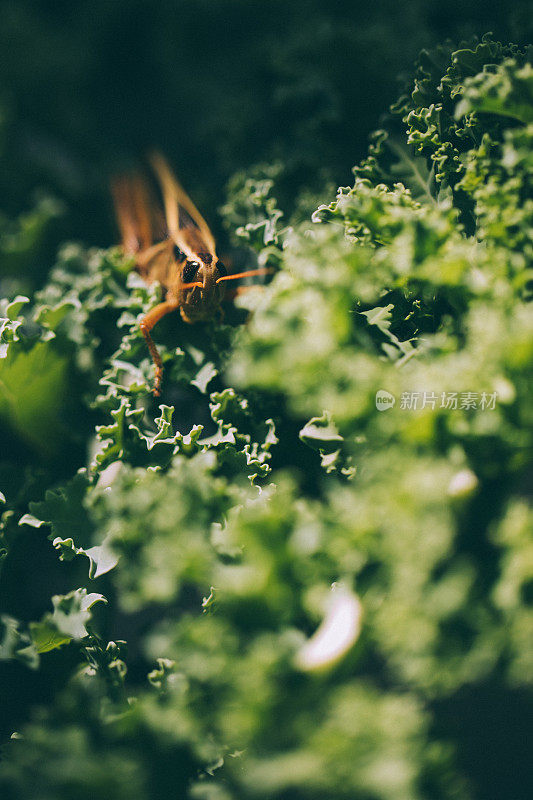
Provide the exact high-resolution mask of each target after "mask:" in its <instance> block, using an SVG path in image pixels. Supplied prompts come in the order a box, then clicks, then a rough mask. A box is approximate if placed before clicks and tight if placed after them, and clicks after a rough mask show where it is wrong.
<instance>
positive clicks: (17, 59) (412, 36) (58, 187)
mask: <svg viewBox="0 0 533 800" xmlns="http://www.w3.org/2000/svg"><path fill="white" fill-rule="evenodd" d="M530 11H531V6H530V4H529V3H528V2H523V0H517V1H516V2H514V3H502V2H501V0H486V2H484V3H479V2H473V0H411V2H398V0H378V2H372V3H368V2H359V0H355V1H352V2H350V0H328V2H324V0H290V2H287V1H286V0H268V2H265V0H160V1H159V2H147V0H90V1H89V2H88V1H87V0H53V1H51V0H46V1H44V0H43V1H40V0H0V58H1V75H0V109H1V114H2V116H1V123H0V134H1V136H0V209H1V210H2V211H3V212H4V214H7V215H8V216H13V215H16V214H18V213H20V212H21V211H24V210H25V209H28V208H29V207H31V205H32V200H33V194H32V193H34V192H35V190H36V189H41V190H43V189H44V190H46V191H47V192H49V193H52V194H53V195H54V196H56V197H58V198H60V199H62V200H63V201H64V203H65V209H66V212H65V214H64V215H63V217H62V218H61V222H60V223H56V225H55V227H54V233H53V235H52V238H51V240H50V238H49V240H48V243H47V244H48V249H47V250H46V251H43V253H42V260H43V265H42V266H43V269H42V270H41V274H42V273H44V274H46V269H45V265H46V263H48V262H49V261H50V259H51V258H53V253H54V250H55V247H56V246H57V244H58V243H59V241H60V240H61V239H64V238H75V239H78V240H81V241H83V242H86V243H90V244H97V245H102V246H107V245H109V244H111V243H113V242H115V241H116V238H117V235H116V231H115V229H114V221H113V215H112V212H111V209H110V206H109V200H108V196H107V186H108V181H109V175H110V173H111V172H113V171H114V170H117V169H119V168H120V167H121V166H122V165H124V164H126V163H128V162H129V161H131V160H133V159H135V158H137V157H139V156H140V155H142V154H143V153H145V152H146V151H147V149H149V148H152V147H158V148H160V149H161V150H163V151H164V152H165V154H166V155H167V156H168V158H169V159H170V161H171V163H172V164H173V166H174V167H175V169H176V171H177V173H178V175H179V176H180V177H181V180H182V182H183V183H184V184H185V186H186V187H187V189H188V190H189V191H190V192H191V194H192V195H193V196H194V198H195V200H196V201H197V204H198V205H199V206H200V208H201V209H202V210H203V211H205V214H206V216H207V218H208V219H209V220H210V221H211V223H212V224H213V227H214V228H215V230H216V227H217V215H216V210H217V208H218V207H219V206H220V205H221V203H222V202H223V201H224V185H225V182H226V181H227V179H228V178H229V177H230V176H231V175H232V174H233V173H234V172H235V171H236V170H240V169H247V168H249V167H250V166H251V165H253V164H256V163H259V162H271V161H272V160H275V159H280V160H281V161H282V163H283V165H284V169H285V173H284V176H283V178H282V187H281V189H280V191H281V194H282V202H285V204H286V205H287V206H290V203H291V200H292V198H293V197H294V195H295V194H296V193H297V192H299V191H300V190H301V189H306V190H310V191H317V190H318V189H320V190H322V192H323V191H324V186H325V185H326V184H327V182H328V181H331V182H332V184H334V185H339V184H347V183H349V182H350V179H351V175H350V168H351V167H352V166H353V164H354V163H356V162H357V161H358V160H359V159H360V158H361V156H362V155H364V153H365V150H366V146H367V138H368V134H369V132H370V131H372V129H374V128H375V127H376V126H377V125H378V123H379V118H380V115H381V114H382V113H383V112H384V111H385V110H386V109H387V107H388V105H389V104H390V103H391V102H392V101H393V100H394V99H395V97H396V96H397V94H398V88H399V87H398V76H399V75H401V73H403V72H404V71H406V70H410V69H411V67H412V62H413V60H414V59H415V58H416V56H417V54H418V52H419V50H420V49H421V48H422V47H431V46H433V45H434V44H436V43H438V42H441V41H443V40H444V39H446V38H447V37H449V38H451V39H452V40H454V41H456V42H459V41H460V40H461V39H462V38H465V37H470V36H471V35H472V34H478V35H481V34H483V33H485V32H487V31H492V32H493V33H494V35H495V36H496V37H498V38H501V39H502V40H512V41H516V42H517V43H519V44H522V43H524V42H526V41H527V40H528V38H529V37H530V33H531V22H530V18H531V13H530ZM17 268H20V264H18V265H17ZM10 269H11V268H10V267H9V265H5V267H4V268H2V265H1V263H0V272H3V273H4V275H5V274H6V271H7V272H9V271H10Z"/></svg>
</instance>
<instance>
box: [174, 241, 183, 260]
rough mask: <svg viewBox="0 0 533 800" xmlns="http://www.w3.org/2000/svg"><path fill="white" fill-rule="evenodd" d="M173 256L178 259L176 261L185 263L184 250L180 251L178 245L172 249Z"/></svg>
mask: <svg viewBox="0 0 533 800" xmlns="http://www.w3.org/2000/svg"><path fill="white" fill-rule="evenodd" d="M172 255H173V256H174V258H175V259H176V261H183V260H184V259H185V253H184V252H183V250H180V248H179V247H178V245H177V244H175V245H174V247H173V248H172Z"/></svg>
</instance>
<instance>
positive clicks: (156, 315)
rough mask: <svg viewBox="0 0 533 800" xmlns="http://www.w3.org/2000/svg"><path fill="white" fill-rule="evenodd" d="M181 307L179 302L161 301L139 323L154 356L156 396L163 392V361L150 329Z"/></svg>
mask: <svg viewBox="0 0 533 800" xmlns="http://www.w3.org/2000/svg"><path fill="white" fill-rule="evenodd" d="M178 308H179V305H178V303H176V302H173V301H170V300H167V301H165V302H164V303H159V304H158V305H157V306H154V308H152V309H151V311H149V312H148V314H146V316H144V317H143V318H142V320H141V321H140V323H139V327H140V329H141V332H142V335H143V336H144V338H145V339H146V344H147V345H148V350H149V351H150V355H151V357H152V361H153V362H154V365H155V382H154V394H155V396H156V397H159V395H160V394H161V380H162V378H163V362H162V361H161V356H160V355H159V352H158V350H157V347H156V346H155V344H154V340H153V339H152V337H151V336H150V331H151V330H152V328H153V327H154V325H157V323H158V322H159V320H160V319H162V318H163V317H164V316H166V315H167V314H170V312H171V311H176V310H177V309H178Z"/></svg>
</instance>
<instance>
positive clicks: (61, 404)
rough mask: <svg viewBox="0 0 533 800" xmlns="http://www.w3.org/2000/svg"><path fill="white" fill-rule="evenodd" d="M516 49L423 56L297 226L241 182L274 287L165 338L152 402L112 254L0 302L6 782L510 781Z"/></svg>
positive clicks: (60, 271)
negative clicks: (13, 698) (41, 679)
mask: <svg viewBox="0 0 533 800" xmlns="http://www.w3.org/2000/svg"><path fill="white" fill-rule="evenodd" d="M529 58H530V54H529V53H528V52H526V51H521V50H520V49H518V48H516V47H514V46H509V47H508V46H502V45H500V44H499V43H497V42H494V41H493V40H492V39H491V38H490V37H485V38H484V39H483V40H482V41H481V42H478V41H472V42H469V43H467V44H464V45H462V46H461V47H460V48H459V49H456V50H454V49H453V48H452V47H451V46H450V47H448V46H446V47H443V48H440V49H439V50H438V51H437V52H436V53H431V54H430V53H424V54H422V56H421V59H420V61H419V62H418V65H417V71H416V77H415V80H414V83H413V84H412V85H411V87H410V90H409V91H408V92H407V93H406V94H404V95H403V96H402V98H401V100H400V101H399V103H398V104H396V106H395V107H394V108H393V110H392V113H391V117H390V122H389V123H388V127H387V128H386V129H383V130H382V131H380V132H378V134H376V136H375V138H374V141H373V145H372V147H371V152H370V155H369V157H368V158H367V159H366V160H365V161H363V162H362V164H360V165H358V166H357V167H355V168H354V174H355V182H354V185H353V187H343V188H341V189H339V191H338V194H337V196H336V198H335V199H333V200H332V201H331V202H329V203H327V202H326V203H325V204H324V205H321V206H320V207H319V209H318V210H317V211H316V212H315V214H314V217H313V219H314V222H313V223H312V222H301V221H299V220H300V214H299V213H297V214H296V216H295V218H294V219H290V218H288V219H287V220H285V218H284V217H282V214H281V211H280V210H279V207H278V203H277V202H276V200H275V197H274V193H275V186H276V168H261V170H258V171H257V173H256V174H244V173H240V174H239V175H236V176H235V178H234V179H233V180H232V182H231V183H230V186H229V192H228V199H227V202H226V204H225V205H224V208H223V215H224V218H225V220H226V224H227V227H228V230H229V231H230V232H232V234H233V235H234V236H235V244H236V245H239V246H240V247H244V248H248V251H249V252H248V255H247V257H248V258H249V259H250V260H253V259H255V260H257V262H258V263H259V264H261V265H269V266H272V267H274V268H275V270H276V274H275V276H274V278H273V280H272V281H271V283H270V284H269V285H268V286H264V287H263V288H262V291H250V292H249V293H247V294H246V295H244V296H243V297H242V298H240V299H239V300H238V301H237V305H238V308H237V310H234V311H233V312H229V313H228V322H227V323H226V324H224V325H219V324H215V323H212V324H205V325H201V326H189V325H187V324H185V323H183V322H182V321H181V319H180V318H179V317H178V315H176V316H175V318H174V319H172V318H168V319H166V320H164V321H163V322H162V323H161V324H160V325H159V326H158V328H157V329H156V336H157V341H158V346H160V348H161V353H162V356H163V360H164V362H165V365H166V371H165V383H164V387H163V397H164V399H165V401H168V404H162V405H160V406H159V407H156V404H155V400H154V399H153V397H152V396H151V393H150V387H151V384H152V378H153V375H152V372H153V366H152V364H151V362H150V359H149V357H148V354H147V352H146V348H145V345H144V340H143V337H142V334H141V333H140V331H139V329H138V325H137V323H138V320H139V319H140V317H141V315H142V314H144V313H145V312H146V310H147V309H149V308H150V307H151V306H152V305H153V304H154V303H155V302H157V300H158V297H159V293H160V289H159V287H158V286H157V285H152V286H149V287H148V286H146V285H145V284H144V283H143V282H142V281H141V280H140V278H139V276H138V275H137V274H136V273H135V272H132V271H131V268H132V264H131V262H128V261H126V260H124V259H123V258H122V256H121V255H120V253H119V251H117V250H111V251H89V252H87V251H84V250H83V249H82V248H81V247H77V246H72V245H69V246H67V247H65V248H63V250H62V251H61V253H60V256H59V262H58V264H57V266H56V268H55V270H54V271H53V272H52V274H51V277H50V279H49V281H48V282H47V284H46V285H45V286H44V287H43V288H42V290H41V291H40V292H38V293H37V294H36V295H35V296H34V298H33V299H32V300H31V301H28V299H27V298H18V299H17V300H15V301H13V302H11V303H9V304H8V303H7V302H6V303H5V304H4V307H3V314H2V316H3V318H4V319H3V322H2V324H3V328H2V345H1V346H2V350H1V351H0V355H1V356H2V359H3V363H2V367H1V372H0V424H1V425H2V430H3V431H5V432H6V440H7V441H9V442H10V443H12V446H11V447H9V448H6V450H5V451H3V452H2V456H1V463H0V478H1V480H2V484H1V486H2V490H3V492H4V495H2V496H0V500H1V501H2V509H3V514H2V517H1V520H2V521H1V527H0V545H1V547H2V550H1V554H2V556H3V562H2V564H3V566H2V569H3V573H2V578H3V584H4V589H3V590H2V593H1V595H0V600H1V602H2V606H1V607H2V610H3V611H4V612H5V613H4V615H3V616H2V621H1V623H0V625H1V627H0V658H2V659H4V660H9V661H10V664H11V665H13V668H14V669H17V670H19V672H18V673H17V674H23V675H26V676H29V675H30V674H37V675H38V674H41V673H42V674H43V675H44V676H46V675H47V674H50V673H51V674H53V675H54V676H56V677H55V679H54V680H55V683H54V690H53V691H52V692H51V693H50V696H49V697H48V700H47V702H44V701H41V702H33V704H32V707H31V708H29V709H27V708H24V709H18V710H17V713H12V716H11V718H10V719H13V720H14V722H13V724H12V727H11V728H10V729H7V730H6V731H5V733H6V738H7V737H8V736H9V735H11V734H12V736H11V740H9V741H8V742H7V744H6V745H5V748H4V756H3V761H2V763H1V764H0V788H1V789H2V793H3V794H2V796H3V797H6V798H7V799H8V800H11V798H13V800H15V798H17V800H18V798H28V800H29V798H31V799H32V800H34V798H36V797H38V798H42V799H43V800H48V799H50V800H52V799H53V800H59V798H65V800H67V798H68V799H69V800H70V798H72V797H76V798H85V797H87V798H95V797H98V798H121V797H124V798H126V797H128V798H129V797H131V796H135V797H136V798H140V799H143V798H146V800H159V798H166V797H171V796H174V797H189V798H206V800H207V799H209V800H229V798H243V799H244V798H246V799H248V798H265V800H266V798H269V800H271V799H273V798H279V800H282V799H284V798H289V797H290V798H301V799H302V800H304V798H305V800H314V799H315V798H324V797H328V798H329V797H331V798H333V797H335V798H339V799H341V798H345V800H353V798H361V800H381V799H383V800H416V799H417V798H427V797H431V798H432V799H433V800H437V799H438V798H450V797H454V798H465V800H467V799H469V800H473V798H479V800H481V798H483V800H487V799H488V798H492V797H493V798H501V797H502V796H507V797H513V798H517V800H518V798H525V797H527V796H529V792H530V788H531V785H532V783H531V781H530V776H528V775H527V769H528V759H527V752H526V748H525V745H524V737H523V729H524V727H525V726H526V724H527V720H528V714H529V710H528V709H529V708H530V706H528V705H527V702H531V694H528V692H530V689H531V682H532V679H533V659H532V650H531V640H532V636H533V612H532V611H531V606H530V604H529V601H530V590H531V585H532V581H533V560H532V559H533V551H532V545H531V536H530V533H531V522H532V516H533V515H532V511H531V505H530V499H531V497H530V486H529V483H528V482H529V481H530V479H531V474H532V465H533V448H532V445H533V441H532V439H533V425H532V422H533V420H532V410H531V403H530V394H529V393H530V387H531V385H532V383H533V374H532V373H533V366H532V365H533V316H532V314H531V306H530V304H529V303H528V298H529V295H530V286H531V267H532V250H531V240H532V236H531V235H532V232H533V203H532V200H531V144H532V140H533V123H532V121H531V115H532V113H533V111H532V109H533V89H532V81H533V78H532V68H531V62H530V60H529ZM402 125H403V126H404V127H403V129H402ZM239 308H240V310H239ZM242 309H248V310H249V311H250V312H251V313H250V316H249V319H248V321H247V324H245V325H242V324H240V323H241V320H242V314H243V311H242ZM380 395H383V396H386V397H389V406H390V407H388V408H387V409H386V410H382V408H381V407H380V405H379V402H377V398H379V396H380ZM391 397H392V399H393V400H395V403H391V402H390V398H391ZM83 448H85V453H86V454H87V455H86V456H84V450H83ZM21 453H22V456H21ZM21 460H22V467H21V466H20V461H21ZM36 463H38V464H39V470H40V471H39V477H37V478H36V477H35V475H33V473H34V472H35V464H36ZM77 467H81V469H79V470H78V471H77V472H76V469H77ZM45 490H46V491H45ZM46 536H48V539H49V542H48V543H47V541H45V540H46ZM43 553H45V554H46V556H45V557H44V556H43ZM43 558H44V561H43V560H42V559H43ZM22 578H24V580H22ZM93 590H94V591H93ZM24 596H26V599H25V600H23V599H22V598H23V597H24ZM103 599H105V600H107V602H106V603H105V604H103V603H97V602H96V601H97V600H103ZM124 640H125V641H124ZM126 643H127V646H126ZM29 670H33V671H34V672H32V673H30V672H29ZM47 670H48V671H49V672H47ZM21 671H22V672H21ZM27 680H30V677H27ZM484 692H487V693H488V696H489V698H490V704H491V713H490V714H489V715H488V720H489V721H488V722H486V715H482V714H481V712H480V709H481V708H482V704H483V702H486V701H484V697H485V695H484ZM527 698H529V701H528V700H527ZM38 699H39V698H38V692H37V691H36V697H35V700H38ZM508 708H509V709H518V712H513V713H512V714H511V713H510V712H509V713H508V712H507V709H508ZM476 717H478V721H477V722H476ZM472 720H473V721H472ZM15 726H16V727H15ZM14 728H15V731H16V732H13V730H14ZM495 742H502V743H503V744H502V746H501V748H500V750H499V752H498V758H495V757H494V756H493V755H492V754H493V752H494V749H495Z"/></svg>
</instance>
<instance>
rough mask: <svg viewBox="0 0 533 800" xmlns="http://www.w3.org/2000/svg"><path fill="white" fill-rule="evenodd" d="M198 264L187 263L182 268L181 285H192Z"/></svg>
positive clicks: (193, 262)
mask: <svg viewBox="0 0 533 800" xmlns="http://www.w3.org/2000/svg"><path fill="white" fill-rule="evenodd" d="M199 267H200V264H199V263H198V261H187V262H186V264H185V266H184V267H183V273H182V280H183V283H192V282H193V281H194V279H195V277H196V273H197V272H198V269H199Z"/></svg>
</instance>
